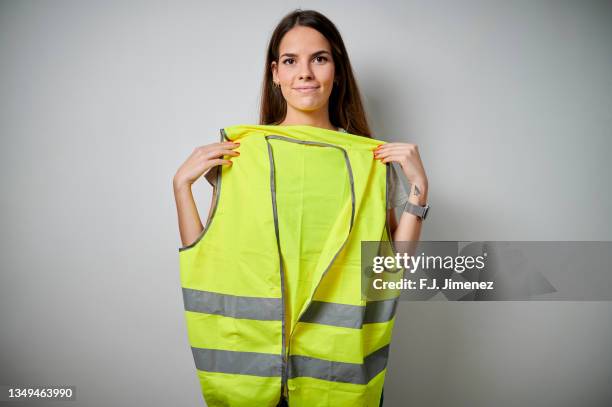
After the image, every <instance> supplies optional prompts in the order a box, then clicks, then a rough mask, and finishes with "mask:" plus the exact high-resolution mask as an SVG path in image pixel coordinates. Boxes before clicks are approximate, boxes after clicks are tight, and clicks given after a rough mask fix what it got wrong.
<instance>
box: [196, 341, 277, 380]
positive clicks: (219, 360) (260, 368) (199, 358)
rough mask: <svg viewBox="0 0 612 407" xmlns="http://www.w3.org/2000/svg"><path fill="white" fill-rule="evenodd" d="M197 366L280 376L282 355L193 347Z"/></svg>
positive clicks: (213, 370)
mask: <svg viewBox="0 0 612 407" xmlns="http://www.w3.org/2000/svg"><path fill="white" fill-rule="evenodd" d="M191 352H192V353H193V359H194V361H195V365H196V368H197V369H198V370H202V371H205V372H218V373H230V374H248V375H253V376H265V377H272V376H280V374H281V355H272V354H269V353H257V352H236V351H229V350H218V349H205V348H194V347H192V348H191Z"/></svg>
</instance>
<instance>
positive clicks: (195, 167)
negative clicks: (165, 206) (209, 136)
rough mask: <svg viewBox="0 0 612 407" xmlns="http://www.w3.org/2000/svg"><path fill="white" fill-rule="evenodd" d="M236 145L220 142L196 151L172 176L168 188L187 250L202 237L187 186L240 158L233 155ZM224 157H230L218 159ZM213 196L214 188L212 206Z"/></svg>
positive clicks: (194, 206)
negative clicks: (172, 197) (170, 184)
mask: <svg viewBox="0 0 612 407" xmlns="http://www.w3.org/2000/svg"><path fill="white" fill-rule="evenodd" d="M239 145H240V143H233V142H221V143H213V144H209V145H206V146H202V147H197V148H196V149H195V150H193V153H191V155H190V156H189V158H187V160H186V161H185V162H184V163H183V164H182V165H181V167H180V168H179V169H178V170H177V172H176V174H175V175H174V178H173V179H172V187H173V190H174V200H175V202H176V212H177V215H178V223H179V232H180V235H181V242H182V245H183V246H188V245H189V244H191V243H193V242H195V240H196V239H197V238H198V236H200V235H201V234H202V230H204V227H203V226H202V221H201V220H200V215H199V213H198V208H197V207H196V204H195V201H194V199H193V194H192V192H191V185H193V183H194V182H195V181H196V180H197V179H198V178H200V177H201V176H202V174H204V173H205V172H206V171H208V170H209V169H210V168H212V167H214V166H215V165H231V164H232V162H231V158H232V157H236V156H238V155H240V153H239V152H238V151H234V149H235V148H237V147H238V146H239ZM228 155H229V156H230V157H229V158H228V159H223V158H222V157H224V156H228ZM216 193H217V191H216V188H215V189H214V191H213V202H214V201H215V198H216V196H215V194H216ZM211 209H212V204H211V205H210V208H209V210H208V216H209V217H210V211H211Z"/></svg>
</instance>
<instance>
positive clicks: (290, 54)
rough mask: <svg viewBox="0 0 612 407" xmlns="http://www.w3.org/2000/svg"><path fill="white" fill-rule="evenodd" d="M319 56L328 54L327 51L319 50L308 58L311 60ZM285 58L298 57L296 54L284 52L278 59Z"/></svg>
mask: <svg viewBox="0 0 612 407" xmlns="http://www.w3.org/2000/svg"><path fill="white" fill-rule="evenodd" d="M321 54H329V51H325V50H324V49H322V50H319V51H317V52H314V53H313V54H312V55H310V57H311V58H312V57H315V56H317V55H321ZM285 56H287V57H297V56H298V55H297V54H293V53H291V52H285V53H284V54H283V55H281V56H280V57H281V58H282V57H285Z"/></svg>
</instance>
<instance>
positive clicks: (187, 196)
mask: <svg viewBox="0 0 612 407" xmlns="http://www.w3.org/2000/svg"><path fill="white" fill-rule="evenodd" d="M173 187H174V200H175V202H176V212H177V215H178V223H179V233H180V235H181V243H182V246H187V245H189V244H190V243H192V242H194V241H195V240H196V239H197V238H198V236H200V234H201V233H202V230H203V229H204V226H202V221H201V220H200V215H199V214H198V208H197V207H196V204H195V201H194V199H193V194H192V192H191V184H189V185H185V184H183V185H176V183H174V182H173ZM213 199H214V197H213Z"/></svg>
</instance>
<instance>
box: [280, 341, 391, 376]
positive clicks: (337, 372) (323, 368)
mask: <svg viewBox="0 0 612 407" xmlns="http://www.w3.org/2000/svg"><path fill="white" fill-rule="evenodd" d="M388 356H389V345H385V346H383V347H382V348H380V349H378V350H376V351H374V352H372V353H370V354H369V355H368V356H366V357H365V358H364V361H363V364H358V363H345V362H333V361H331V360H323V359H317V358H311V357H308V356H298V355H293V356H291V361H290V377H291V378H292V379H293V378H296V377H303V376H307V377H314V378H317V379H321V380H327V381H332V382H343V383H354V384H367V383H368V382H369V381H370V380H372V378H373V377H375V376H376V375H377V374H379V373H380V372H382V371H383V370H384V369H385V367H387V358H388Z"/></svg>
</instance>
